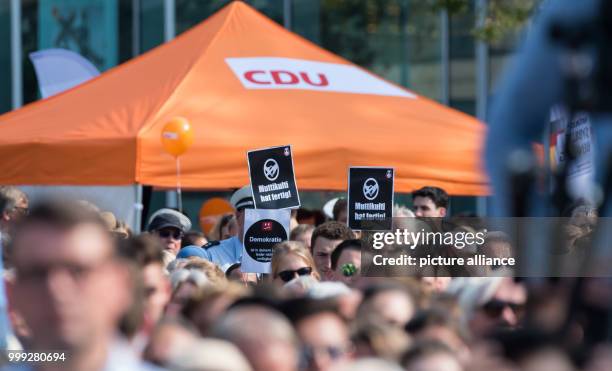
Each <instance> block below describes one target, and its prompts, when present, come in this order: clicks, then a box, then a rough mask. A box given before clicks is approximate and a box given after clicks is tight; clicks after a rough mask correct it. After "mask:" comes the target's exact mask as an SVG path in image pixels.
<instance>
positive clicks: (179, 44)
mask: <svg viewBox="0 0 612 371" xmlns="http://www.w3.org/2000/svg"><path fill="white" fill-rule="evenodd" d="M175 116H183V117H186V118H187V119H188V120H189V121H190V122H191V124H192V125H193V127H194V132H195V143H194V145H193V146H192V147H191V148H190V149H189V151H188V152H187V153H186V154H184V155H183V156H182V157H181V171H182V176H181V182H182V185H183V186H184V187H186V188H199V189H222V188H230V187H238V186H241V185H243V184H246V183H247V182H248V171H247V161H246V151H247V150H249V149H256V148H263V147H269V146H276V145H285V144H291V145H292V146H293V153H294V162H295V166H296V176H297V182H298V187H299V188H300V189H328V190H343V189H345V188H346V183H347V179H346V178H347V167H348V166H351V165H353V166H392V167H394V168H395V169H396V181H395V189H396V191H400V192H408V191H410V190H412V189H414V188H416V187H421V186H423V185H438V186H441V187H444V188H445V189H447V190H448V191H449V192H450V193H452V194H466V195H481V194H486V193H487V191H488V187H487V184H486V183H487V180H486V178H485V176H484V173H483V171H482V169H481V165H480V149H481V142H482V140H483V135H484V130H485V129H484V125H483V124H481V123H479V122H478V121H476V120H475V119H474V118H472V117H470V116H468V115H465V114H463V113H460V112H457V111H455V110H452V109H450V108H447V107H445V106H442V105H440V104H437V103H436V102H434V101H431V100H428V99H426V98H422V97H418V96H416V95H415V94H414V93H411V92H410V91H408V90H405V89H403V88H401V87H398V86H395V85H393V84H391V83H389V82H387V81H384V80H382V79H380V78H379V77H376V76H375V75H373V74H370V73H369V72H367V71H365V70H363V69H360V68H358V67H356V66H355V65H353V64H351V63H350V62H348V61H346V60H344V59H342V58H340V57H338V56H336V55H334V54H332V53H330V52H328V51H325V50H323V49H321V48H320V47H318V46H316V45H314V44H312V43H310V42H309V41H307V40H305V39H303V38H301V37H299V36H297V35H295V34H293V33H291V32H289V31H287V30H285V29H283V28H282V27H281V26H279V25H278V24H276V23H275V22H273V21H272V20H270V19H268V18H266V17H265V16H263V15H262V14H260V13H258V12H257V11H255V10H254V9H253V8H251V7H249V6H248V5H246V4H244V3H242V2H233V3H231V4H230V5H228V6H226V7H224V8H223V9H221V10H220V11H219V12H217V13H216V14H214V15H213V16H211V17H210V18H209V19H207V20H206V21H204V22H202V23H201V24H200V25H198V26H196V27H194V28H193V29H191V30H189V31H187V32H185V33H184V34H182V35H181V36H179V37H177V38H176V39H175V40H173V41H172V42H169V43H166V44H164V45H162V46H160V47H158V48H156V49H154V50H152V51H150V52H148V53H146V54H144V55H142V56H140V57H138V58H135V59H133V60H131V61H129V62H127V63H125V64H123V65H120V66H118V67H116V68H113V69H111V70H109V71H108V72H106V73H104V74H102V75H101V76H99V77H98V78H96V79H94V80H91V81H89V82H87V83H85V84H83V85H81V86H78V87H76V88H74V89H71V90H69V91H66V92H64V93H62V94H59V95H56V96H53V97H50V98H48V99H44V100H41V101H38V102H35V103H32V104H29V105H27V106H25V107H23V108H21V109H19V110H16V111H13V112H9V113H7V114H5V115H2V116H0V158H2V161H1V162H0V184H32V185H36V184H47V185H60V184H64V185H127V184H134V183H138V184H146V185H153V186H159V187H173V186H174V185H175V184H176V178H175V176H176V175H175V174H176V170H175V161H174V159H173V158H172V157H171V156H170V155H168V154H166V153H164V151H163V149H162V146H161V143H160V135H161V130H162V128H163V126H164V123H166V122H167V121H168V120H169V119H171V118H173V117H175Z"/></svg>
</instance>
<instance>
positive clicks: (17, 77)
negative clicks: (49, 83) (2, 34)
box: [11, 0, 23, 109]
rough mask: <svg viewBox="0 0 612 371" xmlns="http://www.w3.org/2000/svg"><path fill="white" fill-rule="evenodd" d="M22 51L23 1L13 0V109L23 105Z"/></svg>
mask: <svg viewBox="0 0 612 371" xmlns="http://www.w3.org/2000/svg"><path fill="white" fill-rule="evenodd" d="M21 53H22V52H21V1H20V0H11V84H12V89H11V96H12V107H13V109H17V108H19V107H21V106H22V105H23V72H22V66H21Z"/></svg>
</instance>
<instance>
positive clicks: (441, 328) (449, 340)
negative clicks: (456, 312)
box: [405, 303, 469, 361]
mask: <svg viewBox="0 0 612 371" xmlns="http://www.w3.org/2000/svg"><path fill="white" fill-rule="evenodd" d="M436 304H437V303H432V305H431V306H430V307H429V309H426V310H423V311H421V312H418V313H417V314H416V316H415V317H414V318H412V319H411V320H410V322H408V324H406V327H405V330H406V332H408V334H410V336H411V337H412V338H413V339H414V340H416V341H438V342H441V343H442V344H444V345H446V346H448V347H449V348H450V349H451V350H452V351H453V352H454V353H455V354H456V355H457V357H458V359H459V360H462V361H467V359H468V358H469V349H468V347H467V345H466V342H465V340H466V339H465V333H464V331H463V330H462V328H461V324H460V322H459V320H458V319H457V318H456V317H454V316H453V315H452V314H451V313H449V312H448V308H445V307H442V306H437V305H436Z"/></svg>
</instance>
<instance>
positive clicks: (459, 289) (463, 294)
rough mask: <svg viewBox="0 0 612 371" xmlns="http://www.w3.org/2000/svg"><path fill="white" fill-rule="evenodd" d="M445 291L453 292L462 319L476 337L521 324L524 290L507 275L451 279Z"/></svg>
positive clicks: (520, 283)
mask: <svg viewBox="0 0 612 371" xmlns="http://www.w3.org/2000/svg"><path fill="white" fill-rule="evenodd" d="M448 292H449V293H451V294H454V295H457V297H458V301H459V304H460V306H461V307H462V309H463V312H464V316H465V318H464V320H465V321H466V324H467V327H468V328H469V330H470V332H471V333H472V334H473V335H474V336H476V337H482V336H486V335H488V334H491V333H492V332H494V331H496V330H499V329H512V328H517V327H519V326H520V325H521V322H522V320H523V312H524V306H525V304H526V302H527V289H526V287H525V285H524V283H522V282H516V281H515V280H514V279H513V278H510V277H461V278H455V279H453V281H452V282H451V284H450V285H449V288H448Z"/></svg>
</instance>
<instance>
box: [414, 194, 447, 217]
mask: <svg viewBox="0 0 612 371" xmlns="http://www.w3.org/2000/svg"><path fill="white" fill-rule="evenodd" d="M412 205H413V207H414V214H415V215H416V216H419V217H428V218H443V217H445V216H446V212H447V210H448V194H447V193H446V191H444V190H443V189H442V188H438V187H423V188H421V189H418V190H416V191H414V192H412Z"/></svg>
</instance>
